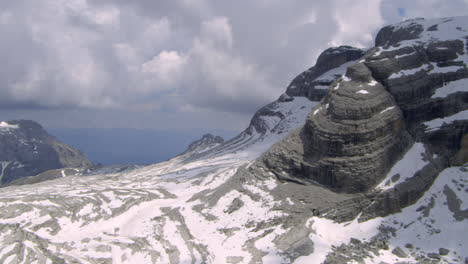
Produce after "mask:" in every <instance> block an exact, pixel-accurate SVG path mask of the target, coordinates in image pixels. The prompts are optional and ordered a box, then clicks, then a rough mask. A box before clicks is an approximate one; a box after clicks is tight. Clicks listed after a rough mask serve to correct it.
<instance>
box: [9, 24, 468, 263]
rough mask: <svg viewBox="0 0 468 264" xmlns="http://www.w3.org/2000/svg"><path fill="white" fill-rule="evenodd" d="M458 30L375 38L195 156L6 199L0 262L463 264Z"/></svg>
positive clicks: (396, 28)
mask: <svg viewBox="0 0 468 264" xmlns="http://www.w3.org/2000/svg"><path fill="white" fill-rule="evenodd" d="M450 19H451V20H450ZM434 25H437V26H434ZM466 25H468V17H457V18H446V19H436V20H409V21H406V22H402V23H399V24H395V25H390V26H387V27H384V28H383V29H382V31H381V33H379V34H378V35H377V38H376V43H378V46H377V47H375V48H372V49H370V50H368V51H366V53H365V54H363V56H362V57H360V58H357V59H355V58H354V57H353V60H351V61H349V62H343V63H342V64H340V65H337V66H336V67H338V68H333V69H330V70H328V71H327V72H328V74H327V72H325V73H322V75H320V76H319V77H314V78H319V80H320V81H321V80H322V79H320V77H321V76H324V77H326V78H324V79H326V80H327V81H329V82H330V86H328V87H327V93H326V94H324V96H323V97H321V98H317V99H314V100H315V101H314V100H310V98H309V96H310V94H311V93H314V91H315V90H317V87H316V85H317V84H318V82H317V83H313V82H314V81H315V80H316V79H311V78H309V79H308V78H304V76H302V77H298V78H296V79H295V80H294V81H293V82H295V85H296V87H298V86H297V85H298V83H297V82H303V83H302V84H303V85H302V86H301V87H302V88H301V89H297V90H294V88H292V86H290V87H291V88H290V89H289V90H290V93H291V92H300V94H301V95H300V96H293V95H288V91H286V94H285V95H281V96H280V98H279V99H278V100H277V101H275V102H273V103H271V104H269V105H267V106H265V107H264V108H262V109H260V110H259V111H258V112H257V113H256V114H255V115H254V117H253V118H252V122H251V123H250V125H249V127H248V128H247V129H246V130H245V131H244V132H242V133H241V134H240V135H239V136H237V137H235V138H233V139H231V140H228V141H226V142H224V143H220V144H219V145H217V146H215V147H214V148H211V149H209V150H207V151H203V152H201V153H198V154H196V155H182V156H178V157H175V158H174V159H172V160H169V161H166V162H163V163H159V164H153V165H150V166H146V167H143V168H137V169H135V170H131V171H126V172H121V173H110V174H104V175H96V176H90V177H73V176H72V177H65V178H62V179H57V180H53V181H50V182H48V183H38V184H35V185H29V186H20V187H7V188H5V189H3V192H2V193H1V194H0V206H1V209H2V210H1V211H0V212H1V214H0V231H1V232H0V250H1V252H5V253H4V254H3V256H0V262H7V261H13V260H19V261H23V260H25V261H27V262H30V263H40V261H43V260H44V261H46V260H47V261H49V262H52V263H54V262H56V263H96V262H104V263H112V262H114V263H296V264H297V263H338V264H340V263H421V264H422V263H463V262H465V263H466V262H467V261H468V255H467V253H466V250H465V246H466V245H467V244H468V240H467V238H466V236H464V233H465V231H466V227H467V222H468V215H467V209H466V201H468V189H467V186H468V178H467V177H466V176H467V175H468V169H467V167H466V162H467V160H466V142H467V141H466V134H467V131H466V125H467V122H468V115H467V114H466V109H467V108H468V107H467V100H465V98H466V94H468V89H467V88H466V86H465V81H464V80H466V79H467V76H466V75H465V71H466V68H467V65H466V64H467V63H468V59H467V58H466V57H465V55H466V52H467V50H468V48H467V45H466V43H467V40H466V36H468V34H466V33H465V31H463V30H466V29H465V28H466ZM457 27H460V28H461V29H462V30H458V29H457ZM447 28H449V29H453V30H455V33H456V34H455V33H453V34H452V33H450V34H445V33H440V32H437V30H447ZM382 32H383V33H382ZM431 34H432V35H431ZM431 36H432V37H431ZM438 36H442V37H438ZM452 38H455V39H452ZM460 38H461V39H460ZM457 40H460V41H461V42H462V43H463V45H462V50H460V48H459V46H460V45H459V44H454V45H452V44H450V43H459V42H458V41H457ZM453 41H455V42H453ZM379 45H380V46H379ZM437 47H439V48H440V47H442V49H437ZM433 48H434V51H435V53H431V52H432V50H433ZM338 50H339V49H338ZM343 50H348V49H343ZM431 54H432V55H431ZM454 54H455V55H456V56H454ZM345 57H346V56H345ZM460 61H461V63H459V62H460ZM346 63H348V64H346ZM324 74H325V75H324ZM328 77H332V80H330V79H329V78H328ZM438 80H439V81H438ZM440 80H443V81H446V82H441V81H440ZM306 82H307V83H306ZM322 88H323V87H319V88H318V89H322ZM308 91H312V92H311V93H309V92H308ZM317 94H321V93H320V92H319V93H317ZM322 94H323V93H322ZM318 96H319V97H320V95H318ZM311 97H312V98H315V96H311ZM411 98H412V99H411ZM411 100H414V102H413V103H411ZM427 110H430V111H427ZM366 150H371V151H368V152H367V151H366ZM366 154H369V155H366ZM366 157H367V158H366ZM330 164H332V165H333V166H330ZM335 164H338V165H339V164H345V165H343V166H335ZM327 166H328V167H327ZM314 168H321V169H316V170H315V171H314ZM361 172H365V173H361Z"/></svg>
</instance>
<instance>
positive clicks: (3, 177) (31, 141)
mask: <svg viewBox="0 0 468 264" xmlns="http://www.w3.org/2000/svg"><path fill="white" fill-rule="evenodd" d="M0 162H1V163H0V167H1V174H0V184H5V183H9V182H11V181H14V180H16V179H19V178H22V177H27V176H34V175H37V174H39V173H42V172H45V171H47V170H52V169H58V168H67V167H72V168H77V167H89V166H91V165H92V163H91V162H90V161H89V160H88V159H87V158H86V157H85V156H84V155H83V153H81V152H80V151H78V150H76V149H74V148H72V147H70V146H68V145H66V144H64V143H62V142H60V141H58V140H57V139H56V138H54V137H52V136H51V135H49V134H48V133H47V131H45V130H44V129H43V128H42V126H41V125H39V124H38V123H36V122H34V121H31V120H12V121H7V122H5V121H2V122H0Z"/></svg>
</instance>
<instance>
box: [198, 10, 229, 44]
mask: <svg viewBox="0 0 468 264" xmlns="http://www.w3.org/2000/svg"><path fill="white" fill-rule="evenodd" d="M202 40H203V41H207V42H209V43H208V45H212V46H213V47H218V46H220V47H227V48H229V49H230V48H232V44H233V37H232V28H231V25H230V24H229V20H228V18H227V17H215V18H213V19H210V20H208V21H203V22H202Z"/></svg>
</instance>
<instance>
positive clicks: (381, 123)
mask: <svg viewBox="0 0 468 264" xmlns="http://www.w3.org/2000/svg"><path fill="white" fill-rule="evenodd" d="M466 25H468V17H456V18H446V19H433V20H424V19H416V20H409V21H405V22H402V23H399V24H395V25H391V26H387V27H385V28H383V29H382V30H381V31H380V32H379V34H378V35H377V38H376V45H377V46H376V47H375V48H373V49H370V50H368V51H367V52H366V53H365V54H364V56H363V57H362V58H361V59H360V60H359V62H352V63H351V64H350V65H346V64H344V65H345V66H346V68H347V69H346V73H345V74H343V75H342V76H341V77H340V78H339V79H338V80H336V81H335V82H333V83H332V84H331V85H330V86H329V87H327V89H326V92H327V95H326V96H325V97H324V98H323V99H322V101H321V102H320V104H319V105H318V106H316V108H314V109H313V110H312V112H311V113H310V114H309V117H308V119H307V121H306V124H305V125H304V127H303V128H302V129H301V130H298V131H295V132H293V133H291V134H290V135H289V136H288V137H286V138H285V139H284V140H283V141H282V142H280V143H278V144H276V145H275V146H273V148H271V149H270V150H269V151H268V152H266V153H265V154H264V155H263V156H262V158H261V159H260V160H259V165H258V166H259V167H260V168H263V169H265V170H267V171H270V172H272V173H273V174H274V175H276V176H277V178H279V179H282V180H289V181H293V182H301V183H303V184H310V183H312V184H318V185H320V186H325V187H326V188H329V189H331V190H333V191H335V192H345V193H368V192H372V191H373V188H374V187H375V186H376V184H378V183H379V182H381V181H382V179H383V178H384V177H386V175H387V173H389V171H390V169H391V168H392V166H394V165H395V164H396V163H397V162H398V160H399V159H400V158H401V157H402V156H403V155H405V153H406V152H407V151H408V149H410V147H411V146H412V145H413V142H418V144H422V146H424V147H422V149H423V150H424V151H423V152H422V154H421V155H424V157H425V160H426V161H427V166H426V167H425V168H424V170H423V168H420V169H421V172H417V173H414V174H412V175H410V176H407V177H408V180H406V181H404V182H402V183H401V184H400V185H398V187H397V188H395V189H393V190H392V191H387V192H385V193H384V194H379V195H380V196H378V197H379V198H378V199H377V200H378V201H379V202H375V203H373V206H372V208H373V210H374V211H373V213H375V212H376V211H377V212H379V210H381V211H380V213H382V214H385V213H389V212H394V210H398V208H400V207H401V206H405V205H408V204H410V203H411V202H414V201H415V199H417V197H419V196H418V195H421V194H422V193H424V191H425V190H426V189H425V188H428V187H429V186H430V185H431V183H432V181H433V180H434V179H435V177H436V175H437V174H438V173H439V172H440V171H441V170H442V169H443V168H444V166H447V164H454V165H456V164H464V163H466V162H468V155H467V151H466V149H465V150H464V149H463V146H465V145H466V144H464V142H466V141H468V136H467V134H468V90H467V88H466V87H467V84H468V81H467V80H468V68H467V62H468V55H467V47H468V45H467V42H468V31H467V30H466ZM324 54H326V53H325V52H324ZM318 64H319V63H318ZM318 79H320V78H318ZM431 153H436V154H437V157H438V158H437V159H434V158H432V156H431V155H432V154H431ZM442 164H445V165H442ZM252 168H255V166H252ZM423 175H424V176H423ZM389 201H393V202H389ZM388 203H394V204H391V205H389V204H388ZM376 208H378V209H376ZM370 211H372V210H368V212H367V213H369V214H372V213H370ZM377 214H379V213H377Z"/></svg>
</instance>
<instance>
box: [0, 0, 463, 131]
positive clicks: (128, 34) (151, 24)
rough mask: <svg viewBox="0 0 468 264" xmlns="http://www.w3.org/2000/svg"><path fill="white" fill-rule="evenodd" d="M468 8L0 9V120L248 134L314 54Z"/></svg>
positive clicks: (8, 4)
mask: <svg viewBox="0 0 468 264" xmlns="http://www.w3.org/2000/svg"><path fill="white" fill-rule="evenodd" d="M466 14H468V1H467V0H412V1H407V0H314V1H311V0H290V1H284V0H255V1H254V0H249V1H247V0H236V1H231V0H225V1H220V0H211V1H210V0H138V1H129V0H41V1H34V0H14V1H1V2H0V32H1V35H0V40H1V41H0V59H1V61H2V67H1V68H0V117H1V118H0V119H2V120H8V119H18V118H22V119H34V120H37V121H40V122H41V123H43V124H44V125H45V126H47V127H69V128H80V127H81V128H114V127H116V128H129V127H130V128H151V129H158V130H169V131H170V130H180V129H184V130H190V129H206V130H207V131H209V130H213V129H226V130H233V131H240V130H242V129H243V128H244V127H245V126H246V125H247V123H248V121H249V119H250V117H251V116H252V114H253V113H254V112H255V110H257V109H258V108H259V107H260V106H262V105H264V104H266V103H268V102H270V101H272V100H275V99H276V98H277V97H278V96H279V95H280V94H281V93H282V92H283V91H284V90H285V87H286V86H287V85H288V83H289V81H290V80H291V79H292V78H293V77H294V76H295V75H297V74H298V73H300V72H301V71H303V70H305V69H306V68H308V67H310V66H312V65H313V64H314V62H315V59H316V58H317V56H318V54H319V53H320V52H321V51H322V50H323V49H325V48H327V47H329V46H337V45H340V44H348V45H354V46H357V47H369V46H371V45H372V43H373V37H374V36H375V33H376V31H377V30H378V29H379V28H380V27H381V26H383V25H385V24H389V23H392V22H397V21H400V20H403V19H405V18H410V17H421V16H424V17H438V16H456V15H466Z"/></svg>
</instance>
